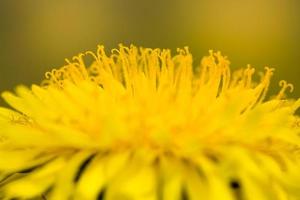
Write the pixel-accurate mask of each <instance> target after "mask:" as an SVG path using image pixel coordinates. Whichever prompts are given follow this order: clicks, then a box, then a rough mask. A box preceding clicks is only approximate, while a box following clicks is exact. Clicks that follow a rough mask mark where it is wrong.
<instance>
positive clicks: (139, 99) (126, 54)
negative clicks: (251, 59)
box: [0, 45, 300, 200]
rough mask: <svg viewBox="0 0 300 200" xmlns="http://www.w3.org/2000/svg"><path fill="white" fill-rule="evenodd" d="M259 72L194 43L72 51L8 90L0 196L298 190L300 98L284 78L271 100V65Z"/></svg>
mask: <svg viewBox="0 0 300 200" xmlns="http://www.w3.org/2000/svg"><path fill="white" fill-rule="evenodd" d="M86 56H91V57H92V58H93V59H94V61H93V62H92V63H91V64H87V61H86V59H85V57H86ZM86 65H87V66H86ZM253 74H254V69H253V68H252V67H250V66H248V67H247V68H245V69H241V70H239V71H236V72H234V73H231V72H230V68H229V61H228V60H227V58H226V57H224V56H222V55H221V53H219V52H218V53H214V52H212V51H210V53H209V55H208V56H206V57H204V58H203V60H202V62H201V65H200V66H199V67H195V68H193V65H192V55H191V54H190V53H189V51H188V48H184V49H179V50H178V53H177V54H176V55H175V56H172V55H171V53H170V50H160V49H149V48H137V47H135V46H130V47H125V46H122V45H120V47H119V48H118V49H114V50H112V52H111V54H110V55H107V54H106V53H105V51H104V47H103V46H99V47H98V50H97V53H93V52H86V53H85V54H80V55H79V56H76V57H74V58H73V60H72V61H69V60H67V64H66V66H63V67H61V68H59V69H54V70H52V71H51V72H47V73H46V80H44V81H43V83H42V84H41V85H32V86H31V87H30V88H28V87H25V86H18V87H17V88H16V93H10V92H4V93H3V94H2V96H3V98H4V99H5V100H6V102H7V103H8V104H9V105H10V106H11V107H12V109H8V108H0V139H1V140H0V199H37V198H41V197H42V198H44V199H51V200H67V199H75V200H92V199H105V200H198V199H205V200H235V199H236V200H244V199H245V200H251V199H255V200H266V199H270V200H285V199H295V200H296V199H300V173H299V169H300V168H299V167H300V137H299V134H300V119H299V117H298V116H296V115H295V114H294V113H295V111H296V110H297V109H298V108H299V106H300V100H291V99H286V98H285V91H286V90H292V89H293V88H292V85H290V84H288V83H286V82H285V81H281V82H280V85H281V90H280V91H279V93H278V95H277V96H274V97H272V98H270V100H265V99H266V94H267V90H268V87H269V83H270V78H271V76H272V74H273V69H270V68H266V70H265V73H264V75H262V76H261V80H260V81H257V83H255V81H253V80H252V78H253Z"/></svg>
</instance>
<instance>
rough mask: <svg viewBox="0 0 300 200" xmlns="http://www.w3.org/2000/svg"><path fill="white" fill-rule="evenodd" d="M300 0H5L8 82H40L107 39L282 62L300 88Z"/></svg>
mask: <svg viewBox="0 0 300 200" xmlns="http://www.w3.org/2000/svg"><path fill="white" fill-rule="evenodd" d="M299 11H300V1H298V0H220V1H211V0H190V1H189V0H186V1H183V0H151V1H150V0H148V1H147V0H145V1H142V0H51V1H50V0H35V1H34V0H1V1H0V90H1V91H3V90H7V89H8V90H11V89H13V88H14V87H15V86H16V85H18V84H20V83H22V84H26V85H30V84H31V83H39V82H40V81H41V80H42V79H43V77H44V72H46V71H47V70H50V69H51V68H54V67H59V66H61V65H63V64H64V63H65V61H64V58H72V56H73V55H77V54H78V53H79V52H83V51H86V50H95V49H96V46H97V44H104V45H105V46H106V49H107V51H109V50H110V49H111V48H114V47H117V45H118V44H119V43H124V44H131V43H133V44H135V45H141V46H146V47H160V48H171V49H173V50H174V51H175V50H176V47H183V46H189V47H190V49H191V52H192V53H193V55H194V60H195V65H196V64H198V63H199V62H200V59H201V57H202V56H204V55H206V54H207V51H208V50H209V49H214V50H220V51H222V52H223V54H225V55H227V56H228V57H229V59H230V60H231V63H232V68H234V69H235V68H239V67H244V66H246V65H247V64H251V65H252V66H254V67H255V68H257V71H262V70H263V68H264V66H270V67H275V68H276V73H275V75H274V78H273V82H272V91H271V92H272V93H275V92H276V91H278V90H279V88H278V84H277V83H278V81H279V80H281V79H285V80H287V81H288V82H291V83H293V84H294V85H295V91H294V93H293V94H291V95H290V96H292V97H299V96H300V79H299V78H300V77H299V76H300V66H299V65H300V64H299V62H298V60H299V58H300V51H299V44H300V12H299Z"/></svg>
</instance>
